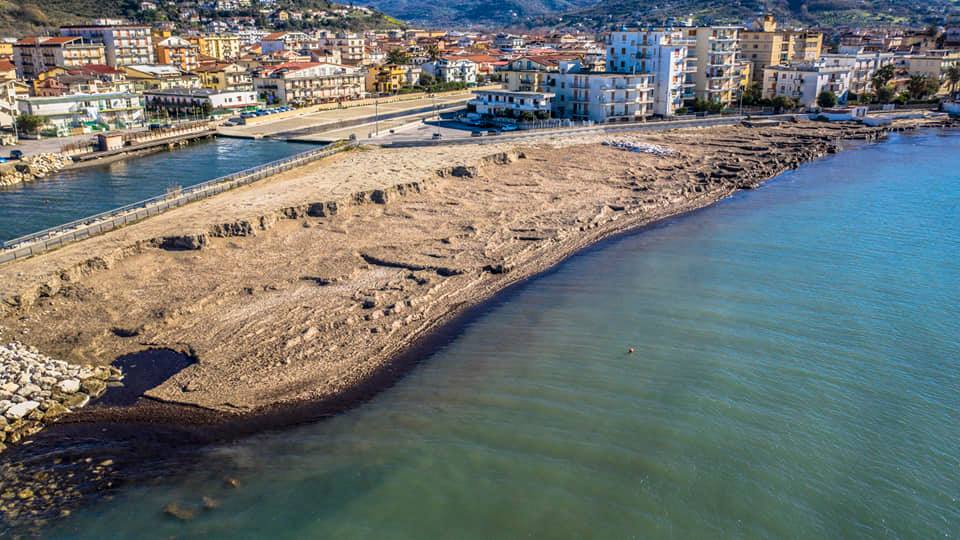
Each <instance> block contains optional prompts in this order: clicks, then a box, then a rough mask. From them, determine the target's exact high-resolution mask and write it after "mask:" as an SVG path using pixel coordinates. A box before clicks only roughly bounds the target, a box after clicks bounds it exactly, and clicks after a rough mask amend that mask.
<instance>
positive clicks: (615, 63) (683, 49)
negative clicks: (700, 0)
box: [606, 30, 695, 116]
mask: <svg viewBox="0 0 960 540" xmlns="http://www.w3.org/2000/svg"><path fill="white" fill-rule="evenodd" d="M687 44H688V42H687V40H686V38H684V37H683V34H682V33H681V32H679V31H671V30H634V31H621V32H613V33H611V34H610V35H609V36H608V37H607V43H606V55H607V70H608V71H611V72H614V73H630V74H649V75H653V80H654V83H655V84H656V90H655V92H654V114H657V115H660V116H672V115H673V114H674V113H675V112H676V110H677V109H679V108H680V107H682V106H683V101H684V98H685V87H686V76H687V73H688V72H689V71H690V69H695V65H693V64H692V63H691V68H690V69H688V67H687V66H688V48H687ZM690 86H691V90H692V85H690Z"/></svg>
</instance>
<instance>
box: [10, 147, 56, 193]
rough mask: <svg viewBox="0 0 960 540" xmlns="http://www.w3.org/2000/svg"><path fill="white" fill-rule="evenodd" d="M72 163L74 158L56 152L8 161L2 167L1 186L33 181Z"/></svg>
mask: <svg viewBox="0 0 960 540" xmlns="http://www.w3.org/2000/svg"><path fill="white" fill-rule="evenodd" d="M71 164H73V159H71V158H70V157H67V156H64V155H62V154H54V153H47V154H36V155H33V156H29V157H26V158H24V159H22V160H20V161H14V162H11V163H7V164H4V165H3V166H2V167H0V187H3V186H12V185H15V184H19V183H21V182H32V181H34V180H38V179H40V178H44V177H46V176H49V175H51V174H53V173H56V172H59V171H61V170H63V169H64V168H66V167H67V166H68V165H71Z"/></svg>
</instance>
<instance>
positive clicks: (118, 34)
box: [60, 21, 156, 67]
mask: <svg viewBox="0 0 960 540" xmlns="http://www.w3.org/2000/svg"><path fill="white" fill-rule="evenodd" d="M60 35H61V36H75V37H82V38H83V39H84V40H86V41H88V42H91V43H101V44H103V46H104V53H105V55H106V61H107V64H108V65H110V66H113V67H121V66H129V65H133V64H152V63H154V62H155V61H156V60H155V57H154V52H153V39H152V38H151V36H150V27H149V26H146V25H140V24H123V23H117V22H113V21H100V23H99V24H97V23H95V24H91V25H77V26H62V27H60Z"/></svg>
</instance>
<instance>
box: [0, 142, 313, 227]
mask: <svg viewBox="0 0 960 540" xmlns="http://www.w3.org/2000/svg"><path fill="white" fill-rule="evenodd" d="M312 147H313V145H308V144H302V143H299V144H298V143H287V142H283V141H274V140H259V141H253V140H247V139H227V138H217V139H213V140H205V141H198V142H195V143H192V144H190V145H187V146H184V147H180V148H178V149H176V150H172V151H169V152H158V153H155V154H148V155H145V156H140V157H132V158H129V159H125V160H120V161H115V162H113V163H108V164H105V165H96V166H91V167H84V168H78V169H71V170H67V171H61V172H59V173H57V174H56V175H53V176H50V177H49V178H45V179H41V180H39V181H36V182H27V183H24V184H18V185H15V186H10V187H5V188H0V242H4V241H6V240H11V239H13V238H18V237H20V236H23V235H25V234H30V233H32V232H37V231H41V230H43V229H47V228H49V227H54V226H57V225H61V224H63V223H68V222H70V221H73V220H76V219H81V218H84V217H87V216H91V215H94V214H99V213H100V212H105V211H107V210H112V209H114V208H119V207H121V206H125V205H127V204H130V203H134V202H137V201H141V200H143V199H148V198H150V197H154V196H156V195H162V194H164V193H165V192H166V191H167V190H168V189H170V188H174V187H177V186H179V187H188V186H192V185H194V184H199V183H201V182H205V181H207V180H212V179H214V178H217V177H218V176H225V175H227V174H230V173H234V172H237V171H240V170H243V169H247V168H250V167H254V166H256V165H260V164H263V163H267V162H269V161H274V160H277V159H281V158H284V157H287V156H290V155H293V154H296V153H299V152H305V151H307V150H309V149H311V148H312Z"/></svg>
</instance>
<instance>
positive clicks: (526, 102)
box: [469, 90, 555, 119]
mask: <svg viewBox="0 0 960 540" xmlns="http://www.w3.org/2000/svg"><path fill="white" fill-rule="evenodd" d="M473 95H474V98H473V99H472V100H470V102H469V105H471V106H473V107H474V109H475V110H476V112H477V113H478V114H483V115H489V116H498V117H507V118H523V117H524V116H529V117H532V118H539V119H546V118H549V117H550V112H551V110H552V108H553V98H554V97H555V96H554V94H551V93H549V92H511V91H509V90H477V91H475V92H474V93H473Z"/></svg>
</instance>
